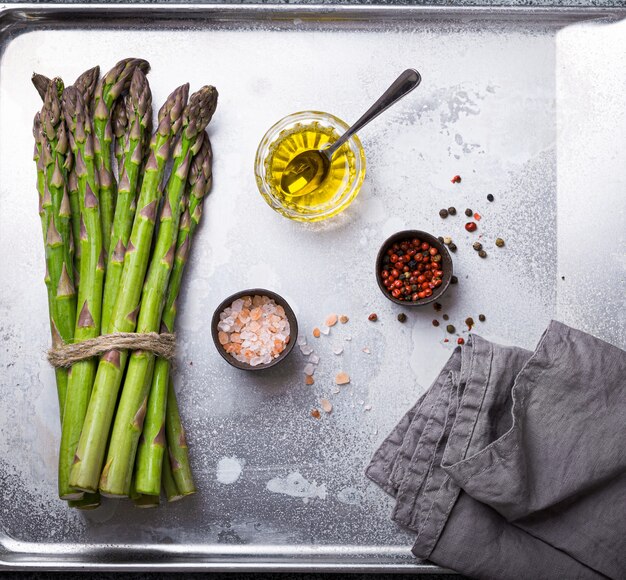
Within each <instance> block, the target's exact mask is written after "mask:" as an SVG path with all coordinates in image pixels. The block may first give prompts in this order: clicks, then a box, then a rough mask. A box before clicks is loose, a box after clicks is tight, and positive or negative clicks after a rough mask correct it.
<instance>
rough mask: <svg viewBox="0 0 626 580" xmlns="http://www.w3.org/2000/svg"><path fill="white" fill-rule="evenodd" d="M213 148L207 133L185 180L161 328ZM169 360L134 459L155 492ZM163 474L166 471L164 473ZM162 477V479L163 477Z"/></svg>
mask: <svg viewBox="0 0 626 580" xmlns="http://www.w3.org/2000/svg"><path fill="white" fill-rule="evenodd" d="M211 163H212V152H211V143H210V141H209V137H208V135H205V137H204V141H203V143H202V147H201V148H200V151H199V152H198V154H197V155H196V156H195V157H194V158H193V162H192V165H191V170H190V173H189V180H188V183H187V193H186V196H185V197H186V200H187V204H186V205H187V208H186V209H185V211H184V213H183V215H182V217H181V220H180V225H179V227H178V240H177V242H176V257H175V259H174V268H173V270H172V275H171V277H170V281H169V287H168V289H167V297H166V299H165V308H164V310H163V316H162V318H161V332H174V321H175V319H176V302H177V298H178V293H179V291H180V287H181V282H182V276H183V271H184V269H185V265H186V263H187V257H188V255H189V250H190V247H191V243H192V240H193V235H194V233H195V231H196V228H197V226H198V223H199V221H200V217H201V216H202V202H203V201H204V197H205V195H206V194H207V193H208V191H209V189H210V188H211V181H212V173H211ZM169 373H170V363H169V361H168V360H166V359H162V358H159V359H157V361H156V363H155V368H154V376H153V379H152V387H151V389H150V396H149V398H148V410H147V413H146V419H145V421H144V426H143V433H142V436H141V440H140V443H139V449H138V451H137V460H136V462H135V485H136V487H137V490H138V491H139V492H140V493H145V494H155V493H157V491H158V489H159V487H160V485H161V470H162V465H163V456H164V451H165V412H166V400H167V389H168V383H169ZM163 477H164V478H165V474H163ZM164 481H165V479H164Z"/></svg>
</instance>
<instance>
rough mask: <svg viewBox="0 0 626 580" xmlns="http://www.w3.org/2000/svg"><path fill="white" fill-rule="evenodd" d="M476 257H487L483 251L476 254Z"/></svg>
mask: <svg viewBox="0 0 626 580" xmlns="http://www.w3.org/2000/svg"><path fill="white" fill-rule="evenodd" d="M478 255H479V256H480V257H481V258H486V257H487V252H485V250H481V251H480V252H478Z"/></svg>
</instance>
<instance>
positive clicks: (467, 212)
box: [465, 207, 474, 217]
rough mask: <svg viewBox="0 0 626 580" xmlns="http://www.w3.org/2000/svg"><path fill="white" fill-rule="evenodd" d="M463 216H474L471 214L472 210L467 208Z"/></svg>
mask: <svg viewBox="0 0 626 580" xmlns="http://www.w3.org/2000/svg"><path fill="white" fill-rule="evenodd" d="M465 215H466V216H467V217H472V216H473V215H474V212H473V211H472V210H471V209H470V208H469V207H468V208H467V209H466V210H465Z"/></svg>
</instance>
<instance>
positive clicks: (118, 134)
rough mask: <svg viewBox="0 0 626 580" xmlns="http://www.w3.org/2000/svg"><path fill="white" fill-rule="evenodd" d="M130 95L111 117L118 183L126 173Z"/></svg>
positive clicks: (119, 102) (114, 110) (120, 103)
mask: <svg viewBox="0 0 626 580" xmlns="http://www.w3.org/2000/svg"><path fill="white" fill-rule="evenodd" d="M131 85H132V81H131ZM129 97H130V95H127V96H126V97H124V99H123V100H121V101H118V103H117V104H116V105H115V108H114V109H113V115H112V117H111V122H112V123H113V135H114V136H115V158H116V159H117V181H118V183H119V182H120V181H121V179H122V174H123V173H124V150H125V149H126V133H127V132H128V115H127V114H126V108H127V101H128V99H129ZM118 195H119V192H118ZM115 207H116V209H117V203H116V204H115ZM113 223H114V224H115V216H114V217H113ZM113 227H115V226H113Z"/></svg>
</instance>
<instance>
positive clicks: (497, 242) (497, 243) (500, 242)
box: [496, 238, 504, 248]
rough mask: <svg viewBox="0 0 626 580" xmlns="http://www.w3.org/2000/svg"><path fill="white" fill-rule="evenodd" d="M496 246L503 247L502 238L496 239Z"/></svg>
mask: <svg viewBox="0 0 626 580" xmlns="http://www.w3.org/2000/svg"><path fill="white" fill-rule="evenodd" d="M496 246H498V248H501V247H502V246H504V240H503V239H502V238H496Z"/></svg>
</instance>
